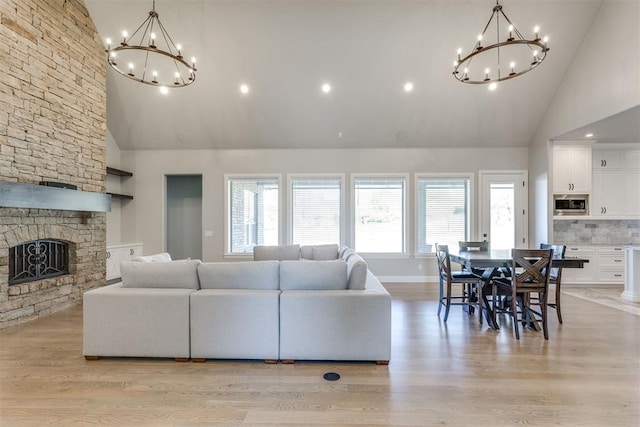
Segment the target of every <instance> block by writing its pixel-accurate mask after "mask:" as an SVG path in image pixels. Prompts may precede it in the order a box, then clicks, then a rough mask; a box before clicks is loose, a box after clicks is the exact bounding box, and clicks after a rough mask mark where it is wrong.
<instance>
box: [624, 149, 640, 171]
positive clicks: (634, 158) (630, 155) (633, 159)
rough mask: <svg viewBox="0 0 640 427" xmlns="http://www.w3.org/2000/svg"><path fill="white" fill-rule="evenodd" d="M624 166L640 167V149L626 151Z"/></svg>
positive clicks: (628, 167) (629, 167)
mask: <svg viewBox="0 0 640 427" xmlns="http://www.w3.org/2000/svg"><path fill="white" fill-rule="evenodd" d="M624 167H625V169H627V170H630V169H640V150H627V151H626V152H625V153H624Z"/></svg>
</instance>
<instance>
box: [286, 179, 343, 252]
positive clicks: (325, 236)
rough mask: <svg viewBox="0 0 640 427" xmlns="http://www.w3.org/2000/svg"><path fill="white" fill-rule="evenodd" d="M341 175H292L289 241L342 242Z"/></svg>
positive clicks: (311, 243)
mask: <svg viewBox="0 0 640 427" xmlns="http://www.w3.org/2000/svg"><path fill="white" fill-rule="evenodd" d="M342 181H343V179H342V178H336V177H295V178H291V179H290V181H289V182H290V189H291V193H290V207H291V208H290V215H291V216H290V241H291V243H294V244H300V245H318V244H324V243H338V244H340V241H341V239H340V237H341V234H342Z"/></svg>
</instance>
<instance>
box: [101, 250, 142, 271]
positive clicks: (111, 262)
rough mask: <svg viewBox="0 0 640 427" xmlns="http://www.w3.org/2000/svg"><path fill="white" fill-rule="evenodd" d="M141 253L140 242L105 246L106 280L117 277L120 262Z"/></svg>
mask: <svg viewBox="0 0 640 427" xmlns="http://www.w3.org/2000/svg"><path fill="white" fill-rule="evenodd" d="M141 255H142V244H141V243H132V244H127V245H117V246H109V247H107V280H113V279H119V278H120V264H122V263H123V262H127V261H129V260H131V258H133V257H137V256H141Z"/></svg>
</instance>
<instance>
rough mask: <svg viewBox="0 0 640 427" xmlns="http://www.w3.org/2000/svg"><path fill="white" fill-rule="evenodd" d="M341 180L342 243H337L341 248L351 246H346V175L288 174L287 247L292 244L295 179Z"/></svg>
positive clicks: (286, 207)
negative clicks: (292, 206)
mask: <svg viewBox="0 0 640 427" xmlns="http://www.w3.org/2000/svg"><path fill="white" fill-rule="evenodd" d="M331 178H334V179H339V180H340V242H337V243H338V245H339V246H349V245H347V244H345V242H346V240H347V239H346V224H347V220H346V218H345V217H346V211H347V206H346V200H347V199H346V194H345V193H346V192H347V185H346V181H347V179H346V174H344V173H288V174H287V199H286V206H285V209H286V215H283V216H284V218H286V223H285V227H286V240H285V243H284V244H285V245H291V244H293V242H292V240H293V239H292V232H293V229H292V228H291V221H292V219H291V190H292V188H291V181H292V180H295V179H319V180H320V179H331Z"/></svg>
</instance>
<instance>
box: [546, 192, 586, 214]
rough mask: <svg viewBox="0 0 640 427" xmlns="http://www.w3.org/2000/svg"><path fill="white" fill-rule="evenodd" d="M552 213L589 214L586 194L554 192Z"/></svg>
mask: <svg viewBox="0 0 640 427" xmlns="http://www.w3.org/2000/svg"><path fill="white" fill-rule="evenodd" d="M553 214H554V215H589V195H588V194H554V195H553Z"/></svg>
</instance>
